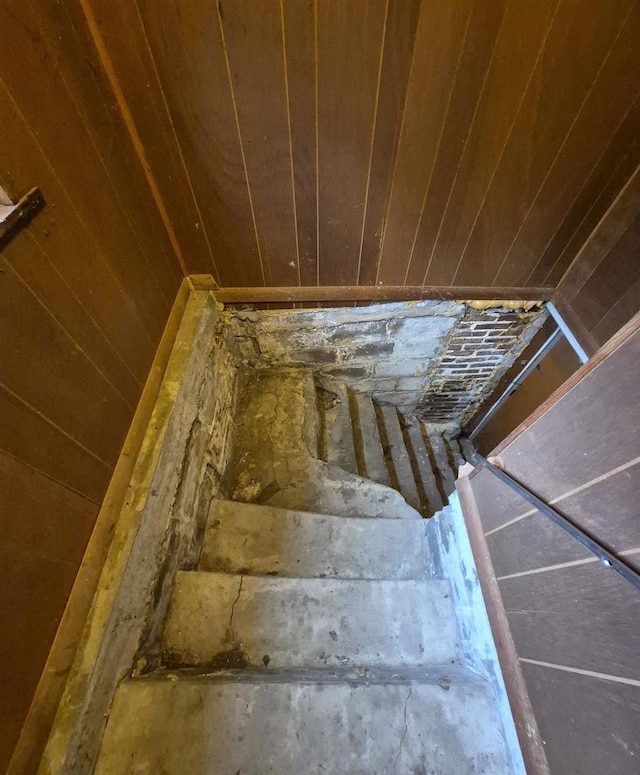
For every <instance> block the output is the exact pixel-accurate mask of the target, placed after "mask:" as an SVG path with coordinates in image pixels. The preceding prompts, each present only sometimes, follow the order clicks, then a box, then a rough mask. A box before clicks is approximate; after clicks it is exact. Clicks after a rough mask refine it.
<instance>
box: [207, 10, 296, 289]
mask: <svg viewBox="0 0 640 775" xmlns="http://www.w3.org/2000/svg"><path fill="white" fill-rule="evenodd" d="M274 6H275V3H256V2H253V0H244V1H243V2H242V1H241V2H233V3H221V4H220V5H219V8H220V9H221V13H220V18H221V20H222V29H223V33H224V41H223V42H224V46H225V48H226V52H227V57H228V60H229V69H230V74H231V84H232V88H233V92H234V99H235V106H236V110H237V113H238V121H239V125H240V135H241V142H242V147H243V151H244V157H245V161H246V165H247V178H248V185H249V190H250V195H251V202H252V207H253V211H254V215H255V220H256V229H257V233H258V242H259V245H260V255H261V257H262V262H263V264H264V267H265V273H266V278H267V282H268V283H269V284H273V285H296V284H297V285H299V284H300V272H299V256H298V247H297V229H296V218H295V208H294V196H293V184H292V175H293V169H292V156H291V151H292V146H291V143H290V141H289V111H288V94H287V81H286V73H285V59H284V39H283V36H282V19H281V16H280V14H279V13H276V12H275V11H276V9H275V8H274Z"/></svg>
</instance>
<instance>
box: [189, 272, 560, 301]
mask: <svg viewBox="0 0 640 775" xmlns="http://www.w3.org/2000/svg"><path fill="white" fill-rule="evenodd" d="M199 277H202V276H199ZM198 287H199V288H201V289H203V290H204V288H203V287H202V285H201V284H200V281H199V284H198ZM208 290H212V291H214V295H215V297H216V301H219V302H221V303H222V304H239V303H247V304H250V303H254V302H255V303H262V302H298V301H416V300H421V299H433V300H441V301H456V300H465V299H473V300H485V299H496V300H503V299H504V300H505V301H514V300H515V301H548V300H549V299H551V297H552V296H553V294H554V292H555V288H492V287H472V286H460V287H453V286H422V285H335V286H334V285H320V286H291V287H280V288H275V287H274V288H267V287H265V288H218V289H216V288H214V287H211V288H209V289H208Z"/></svg>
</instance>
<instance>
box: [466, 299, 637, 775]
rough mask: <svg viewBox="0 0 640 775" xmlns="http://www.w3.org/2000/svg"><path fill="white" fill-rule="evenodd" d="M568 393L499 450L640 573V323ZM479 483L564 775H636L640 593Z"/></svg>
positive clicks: (510, 611)
mask: <svg viewBox="0 0 640 775" xmlns="http://www.w3.org/2000/svg"><path fill="white" fill-rule="evenodd" d="M561 391H562V397H561V398H560V399H559V400H554V397H552V398H551V399H549V402H550V403H549V404H547V405H543V407H542V408H541V410H539V411H538V412H536V413H535V414H534V416H533V419H530V420H528V421H527V422H526V423H525V424H524V426H523V427H522V428H520V429H519V431H516V432H514V435H513V436H511V437H508V438H507V439H506V441H505V442H504V443H503V444H501V445H499V446H498V448H497V449H496V450H495V452H494V454H498V455H499V457H500V459H501V460H502V462H503V466H504V468H505V470H506V471H507V472H508V473H510V474H511V475H512V476H514V477H515V478H516V479H518V480H519V481H520V482H522V483H523V484H525V486H526V487H528V488H529V489H530V490H533V491H534V492H535V493H536V494H537V495H538V496H539V497H541V498H542V499H543V500H545V501H547V502H548V503H551V504H552V505H553V506H554V508H556V509H557V510H559V511H560V512H561V513H562V514H564V515H565V516H566V517H568V518H569V519H571V520H572V521H573V522H574V523H576V524H578V525H579V526H581V527H582V529H583V530H586V531H587V532H588V533H590V534H591V535H592V536H593V537H594V538H596V539H597V540H598V541H600V542H601V543H603V544H604V545H605V546H606V547H607V548H608V549H609V551H611V552H614V553H616V554H618V555H619V556H620V557H621V558H623V559H624V561H625V562H626V563H627V564H629V565H631V566H632V567H634V568H635V569H636V570H640V510H639V507H638V488H639V487H640V434H639V433H638V406H640V314H638V315H636V316H635V318H634V319H633V320H632V321H631V323H630V324H628V325H627V326H626V328H625V329H622V330H621V331H620V332H619V333H618V334H617V335H616V337H615V338H614V339H613V340H612V341H611V342H610V343H609V344H607V345H606V347H605V348H604V349H603V350H601V351H600V353H599V354H598V355H597V356H596V357H595V358H594V359H593V360H592V361H590V362H589V363H588V364H587V365H586V366H584V367H583V368H582V369H581V370H580V371H579V372H577V373H576V374H575V375H574V376H573V377H571V378H570V379H569V381H568V383H567V384H566V386H564V387H563V388H562V389H561ZM470 485H471V488H472V490H473V494H474V496H475V500H476V503H477V506H478V510H479V514H480V519H481V522H482V529H483V532H484V536H485V540H486V544H487V547H488V550H489V554H490V557H491V562H492V564H493V570H494V572H495V575H496V577H497V582H498V588H499V591H500V595H501V598H502V602H503V604H504V608H505V610H506V616H507V620H508V623H509V627H510V629H511V633H512V635H513V639H514V642H515V647H516V651H517V656H518V658H519V663H520V666H521V669H522V671H523V673H524V678H525V681H526V685H527V688H528V692H529V696H530V699H531V703H532V706H533V711H534V713H535V716H536V720H537V723H538V727H539V729H540V733H541V735H542V739H543V740H544V743H545V746H544V748H545V751H546V755H547V759H548V762H549V766H550V769H551V772H552V773H554V775H555V773H558V775H565V773H574V772H575V773H578V772H579V773H581V775H600V773H603V772H615V773H618V774H619V775H627V773H628V775H631V773H635V772H637V763H638V757H639V756H640V737H639V735H638V730H640V638H639V637H638V636H639V631H638V622H640V594H639V592H638V590H637V589H635V588H634V587H633V586H632V585H631V584H630V583H629V582H628V581H626V580H624V579H623V578H622V577H620V576H619V575H617V574H616V573H614V572H613V571H612V570H610V569H608V568H606V567H604V566H603V565H601V564H600V563H599V562H598V561H597V559H596V558H595V557H594V556H593V555H591V554H589V553H588V552H587V551H586V550H585V549H583V547H582V546H581V545H580V544H579V543H578V542H577V541H576V540H575V539H573V538H572V537H570V536H569V535H567V534H566V533H565V532H564V531H562V530H561V529H560V528H559V527H557V526H555V525H554V524H553V523H552V522H550V521H549V520H548V519H546V518H545V517H544V516H543V515H542V514H540V513H539V512H537V511H536V510H535V509H532V508H531V507H530V506H529V504H528V503H527V502H526V501H524V500H522V499H521V498H520V497H519V496H518V495H516V494H515V493H514V492H513V491H512V490H510V489H509V488H508V487H507V486H506V485H505V484H504V483H502V482H500V481H499V480H497V479H496V478H495V477H494V476H493V475H492V474H491V473H490V472H489V471H487V470H486V469H483V470H480V472H479V473H477V474H476V475H475V476H472V478H471V479H470ZM501 642H503V641H502V640H501Z"/></svg>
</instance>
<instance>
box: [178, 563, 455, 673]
mask: <svg viewBox="0 0 640 775" xmlns="http://www.w3.org/2000/svg"><path fill="white" fill-rule="evenodd" d="M163 651H164V658H165V662H166V663H167V664H175V665H201V666H202V665H207V666H210V667H212V668H216V667H218V668H223V667H247V666H259V665H261V664H264V665H268V666H269V667H270V668H272V669H274V668H282V667H287V668H315V667H323V666H329V667H331V666H346V665H358V666H363V667H367V666H371V667H375V666H388V667H403V666H412V665H414V666H416V665H429V664H431V665H433V664H446V663H450V662H451V661H455V660H456V659H457V658H458V657H459V656H460V644H459V639H458V631H457V623H456V617H455V612H454V608H453V600H452V595H451V588H450V585H449V582H448V581H445V580H436V579H430V580H404V581H377V580H368V581H361V580H339V579H287V578H269V577H262V576H238V575H232V574H224V573H222V574H220V573H202V572H196V571H182V572H180V573H179V574H178V577H177V580H176V585H175V589H174V593H173V598H172V602H171V606H170V609H169V615H168V617H167V622H166V626H165V633H164V643H163Z"/></svg>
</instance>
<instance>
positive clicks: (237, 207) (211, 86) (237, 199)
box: [138, 0, 265, 285]
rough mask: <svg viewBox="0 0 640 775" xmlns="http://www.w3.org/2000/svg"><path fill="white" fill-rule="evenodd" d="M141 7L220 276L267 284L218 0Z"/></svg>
mask: <svg viewBox="0 0 640 775" xmlns="http://www.w3.org/2000/svg"><path fill="white" fill-rule="evenodd" d="M138 7H139V9H140V15H141V19H142V22H143V25H144V34H145V35H146V37H147V40H148V42H149V45H150V47H151V51H152V54H153V57H154V60H155V63H156V66H157V68H158V72H159V76H160V81H161V83H162V88H163V90H164V94H165V96H166V98H167V101H168V104H169V109H170V111H171V115H172V119H173V125H174V127H175V130H176V133H177V136H178V141H179V143H180V147H181V148H182V153H183V154H184V158H185V161H186V164H187V168H188V170H189V174H190V177H191V181H192V183H193V187H194V191H195V195H196V198H197V201H198V204H199V207H200V213H201V215H202V220H203V223H204V226H205V228H206V231H207V234H208V235H209V238H210V239H211V241H212V247H213V253H214V255H215V257H216V265H217V267H218V274H219V278H218V279H219V282H220V283H221V284H224V285H228V284H230V283H234V284H238V285H262V284H264V282H265V275H264V272H263V267H262V264H261V261H260V254H259V249H258V243H257V235H256V227H255V220H254V217H253V212H252V207H251V200H250V196H249V188H248V185H247V176H246V170H245V165H244V160H243V151H242V145H241V143H240V135H239V132H238V123H237V119H236V114H235V109H234V103H233V96H232V93H231V88H230V78H229V72H228V69H227V62H226V58H225V51H224V45H223V41H222V34H221V27H220V18H219V13H218V6H217V4H216V3H212V2H209V0H186V2H184V1H181V2H180V3H173V2H171V3H157V2H150V1H149V0H142V1H141V2H139V3H138ZM223 7H224V3H223ZM167 30H171V35H168V34H167Z"/></svg>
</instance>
